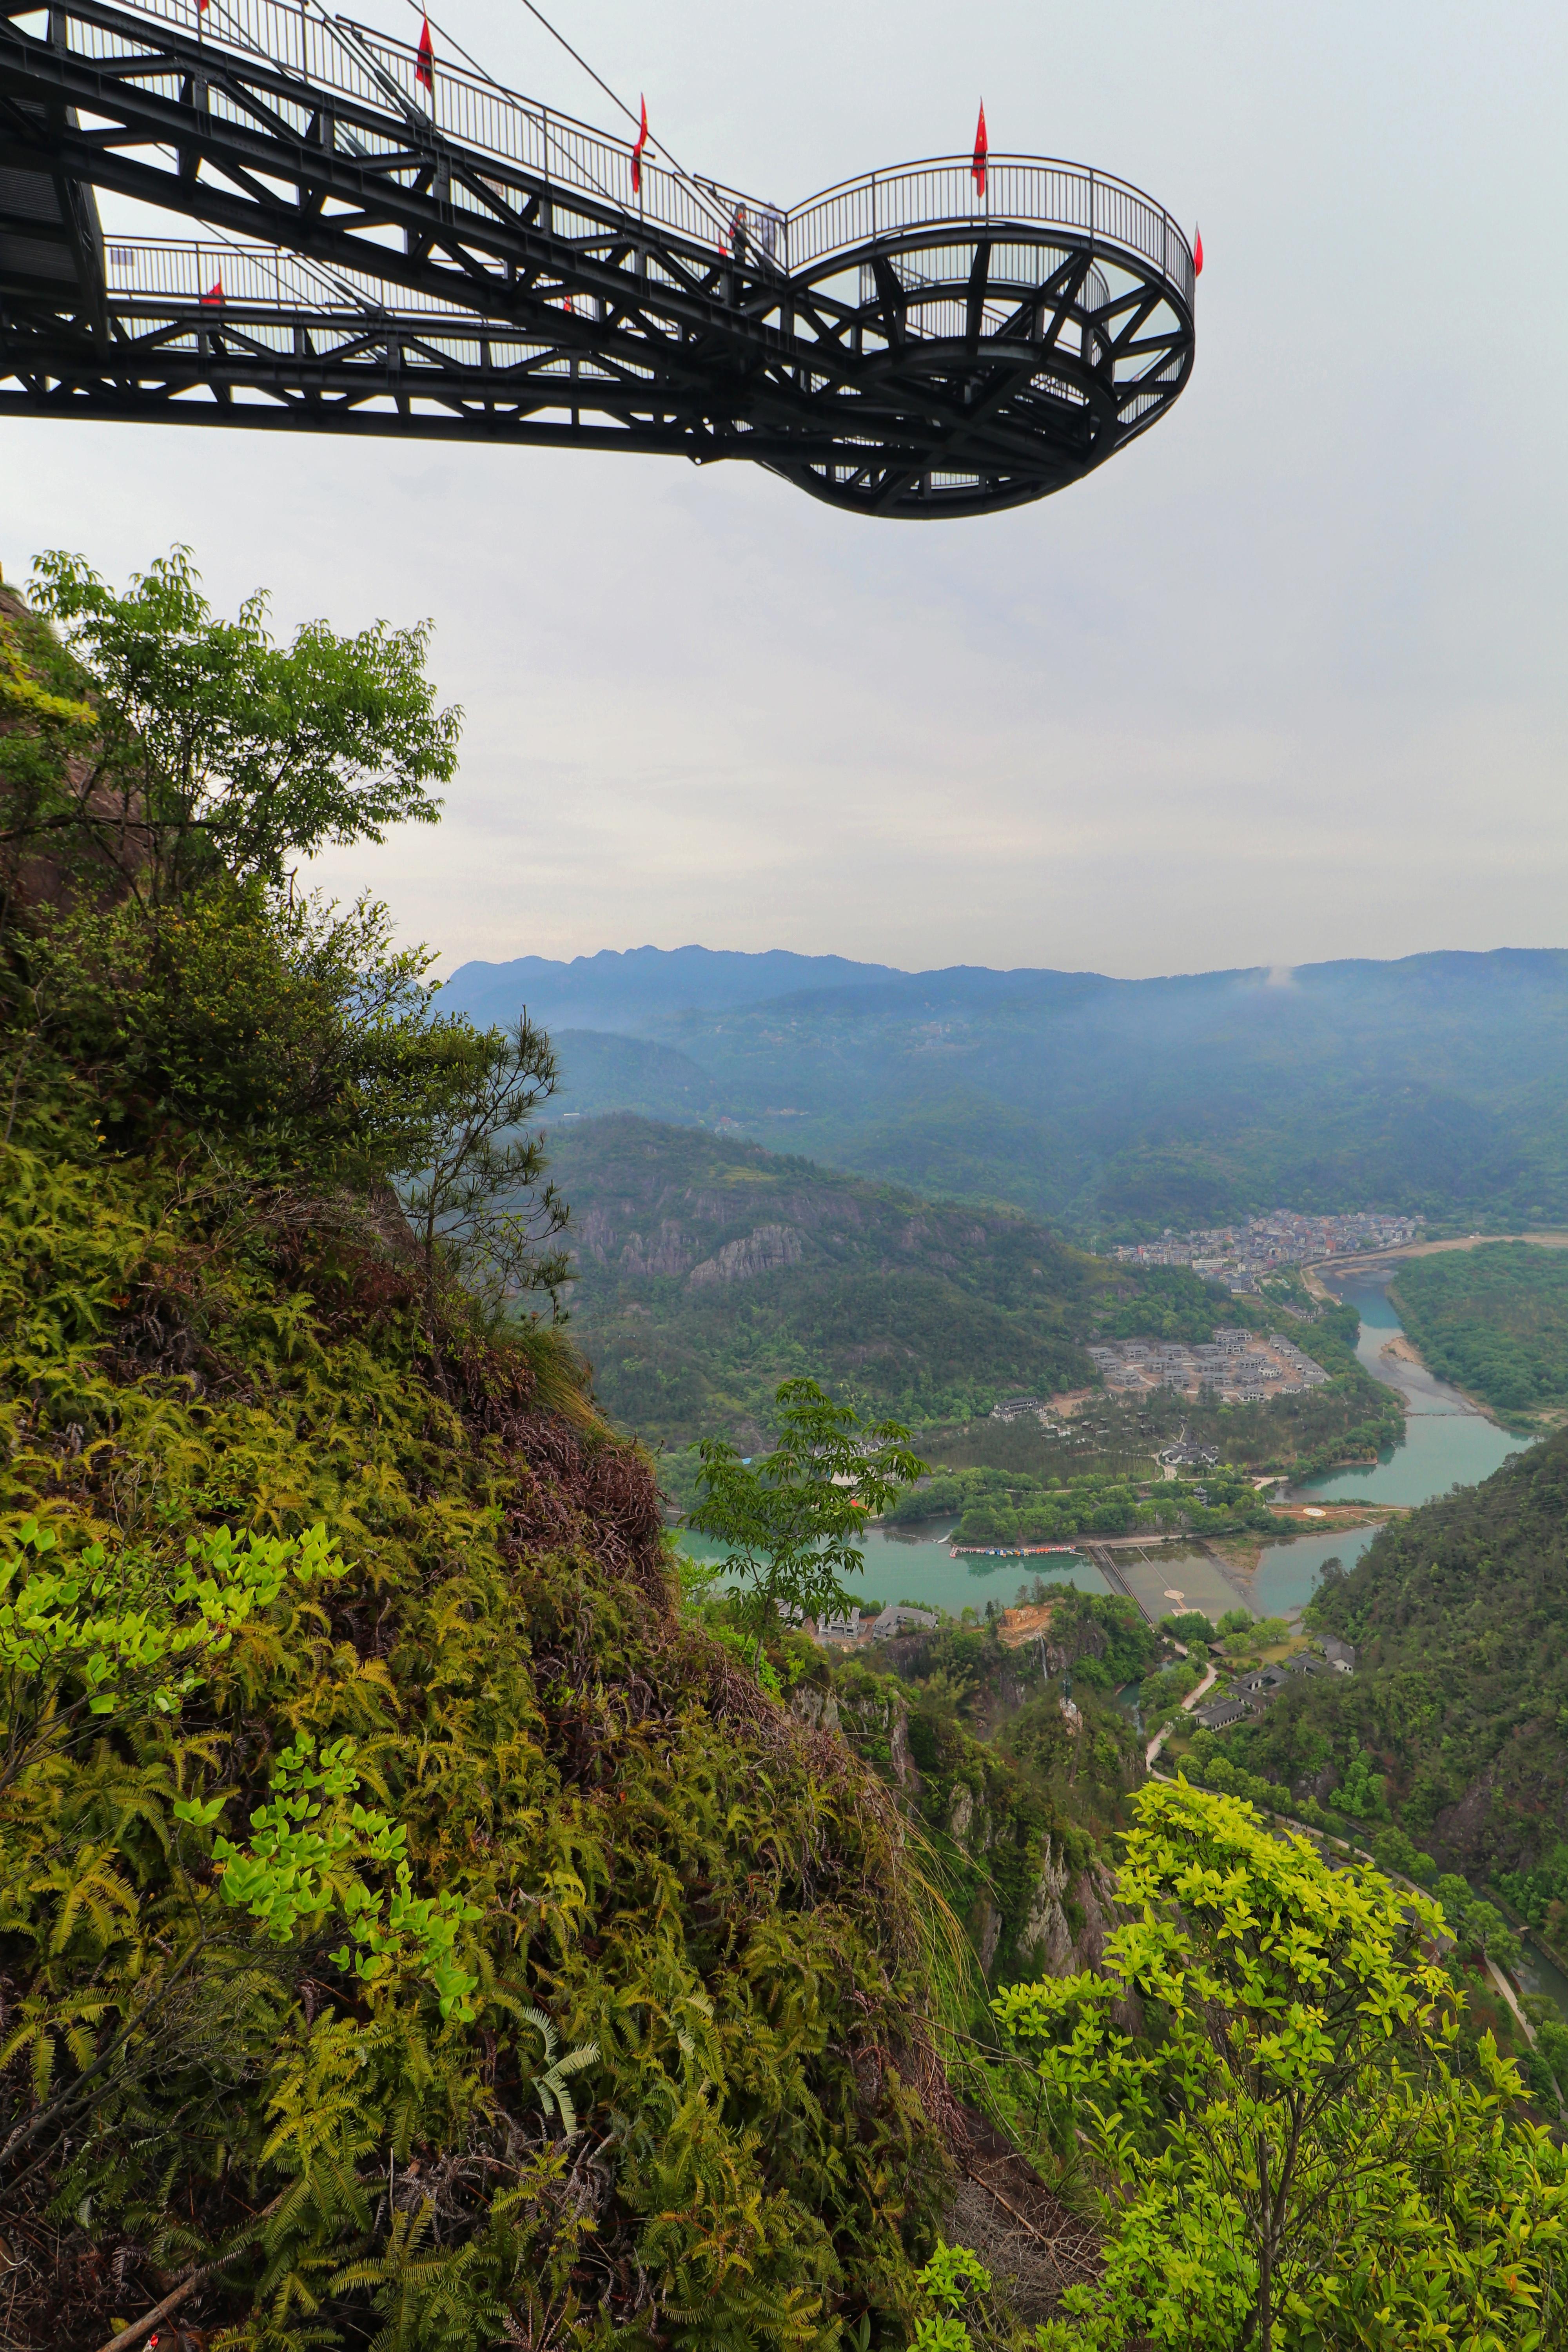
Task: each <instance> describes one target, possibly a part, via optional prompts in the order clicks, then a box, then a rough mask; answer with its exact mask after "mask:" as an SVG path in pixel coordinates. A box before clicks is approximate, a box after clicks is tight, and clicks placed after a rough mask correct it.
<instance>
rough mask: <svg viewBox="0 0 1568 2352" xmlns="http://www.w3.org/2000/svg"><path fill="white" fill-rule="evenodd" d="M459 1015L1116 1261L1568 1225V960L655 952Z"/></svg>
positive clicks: (512, 990)
mask: <svg viewBox="0 0 1568 2352" xmlns="http://www.w3.org/2000/svg"><path fill="white" fill-rule="evenodd" d="M803 981H804V982H805V984H804V985H803V984H802V983H803ZM445 994H446V996H447V999H449V1001H450V1002H451V1003H454V1004H456V1005H461V1006H467V1005H472V1007H473V1008H474V1010H475V1011H476V1013H479V1015H480V1016H481V1017H483V1018H485V1019H494V1018H497V1017H500V1015H501V1014H502V1013H505V1012H508V1011H512V1012H515V1011H516V1010H518V1009H520V1008H521V1004H522V1003H525V1002H526V1003H528V1004H529V1005H530V1007H531V1010H532V1011H533V1012H534V1013H535V1014H536V1016H538V1017H540V1018H542V1019H543V1020H545V1021H546V1022H547V1023H549V1022H551V1021H555V1022H556V1024H557V1025H558V1026H561V1027H564V1028H570V1029H572V1030H573V1031H574V1032H576V1033H578V1035H579V1037H580V1038H585V1036H586V1034H588V1033H590V1032H593V1031H616V1032H619V1033H620V1034H622V1036H623V1037H624V1038H626V1039H627V1040H628V1041H635V1040H638V1039H640V1040H642V1041H643V1042H644V1045H645V1047H651V1046H653V1045H661V1046H664V1047H667V1048H674V1049H676V1050H677V1051H679V1053H680V1054H681V1055H683V1056H685V1059H686V1063H687V1065H688V1066H689V1065H695V1066H697V1067H698V1068H699V1069H700V1070H701V1071H702V1073H703V1074H704V1077H703V1080H702V1081H701V1082H698V1081H696V1080H694V1079H692V1078H691V1077H690V1076H689V1075H684V1074H683V1076H681V1078H680V1079H679V1082H678V1083H677V1084H676V1086H675V1088H674V1090H667V1089H669V1087H670V1083H671V1081H672V1080H674V1076H675V1074H674V1072H673V1071H672V1070H671V1069H670V1068H669V1067H668V1066H666V1067H664V1068H662V1069H661V1068H659V1067H657V1066H655V1064H656V1059H657V1057H656V1056H655V1055H652V1054H651V1052H647V1053H645V1054H644V1055H638V1054H637V1052H635V1051H633V1050H630V1048H629V1046H628V1047H624V1048H623V1055H624V1059H623V1062H622V1064H621V1066H619V1067H618V1068H615V1069H612V1068H611V1067H610V1066H608V1064H607V1063H606V1061H605V1055H604V1054H603V1052H602V1051H601V1052H599V1053H596V1054H595V1053H592V1052H591V1051H590V1049H589V1048H588V1047H587V1045H585V1043H583V1044H578V1043H575V1042H574V1051H573V1052H569V1053H568V1055H567V1057H566V1059H567V1079H568V1086H569V1087H573V1086H576V1085H579V1084H580V1085H582V1087H583V1089H584V1092H583V1097H582V1100H581V1103H580V1105H579V1107H581V1108H602V1109H615V1108H638V1109H645V1110H654V1111H657V1112H658V1114H659V1115H661V1116H674V1117H687V1116H690V1115H691V1112H690V1105H691V1104H692V1103H693V1102H695V1101H696V1100H697V1098H698V1097H700V1096H701V1095H702V1094H703V1092H704V1088H705V1089H706V1095H707V1098H708V1101H709V1102H710V1105H711V1108H712V1110H713V1111H714V1112H726V1113H728V1114H729V1115H730V1116H731V1117H733V1118H737V1119H740V1120H742V1122H743V1123H745V1124H746V1125H747V1127H748V1129H749V1130H750V1131H751V1132H752V1133H753V1134H754V1135H755V1136H756V1137H757V1138H758V1139H761V1140H763V1141H766V1142H769V1143H773V1142H778V1141H787V1144H788V1146H789V1148H792V1149H798V1150H805V1151H808V1152H810V1153H811V1154H812V1155H813V1156H814V1157H816V1158H818V1159H822V1160H828V1161H830V1162H831V1163H832V1164H834V1165H836V1166H838V1167H848V1168H854V1169H857V1170H858V1171H862V1172H864V1173H866V1174H869V1175H874V1176H878V1177H882V1178H887V1179H889V1180H891V1181H897V1182H902V1183H908V1184H912V1185H914V1186H916V1187H917V1188H919V1189H921V1190H924V1191H928V1192H942V1193H946V1194H956V1195H961V1196H963V1197H966V1198H972V1199H979V1200H991V1201H995V1200H1009V1201H1012V1202H1016V1204H1017V1205H1018V1206H1019V1207H1021V1208H1023V1209H1026V1211H1028V1212H1029V1213H1031V1214H1033V1215H1036V1216H1046V1217H1050V1218H1053V1219H1060V1220H1062V1221H1064V1222H1065V1223H1067V1224H1068V1226H1069V1228H1070V1229H1071V1230H1072V1231H1074V1232H1075V1233H1077V1234H1082V1235H1084V1236H1086V1237H1087V1236H1094V1237H1098V1238H1099V1239H1100V1240H1102V1241H1103V1240H1105V1239H1108V1238H1113V1237H1117V1236H1120V1235H1124V1234H1133V1233H1144V1232H1148V1231H1150V1230H1154V1231H1158V1230H1159V1229H1160V1228H1161V1227H1162V1226H1163V1225H1165V1224H1173V1225H1176V1226H1178V1227H1180V1226H1184V1225H1188V1224H1193V1223H1210V1222H1215V1221H1222V1220H1225V1219H1228V1218H1230V1217H1232V1216H1235V1215H1238V1214H1243V1213H1250V1212H1253V1211H1257V1210H1263V1209H1267V1208H1269V1207H1271V1206H1273V1205H1275V1204H1276V1203H1283V1204H1285V1205H1289V1206H1293V1207H1297V1208H1300V1209H1323V1210H1338V1209H1351V1208H1358V1207H1366V1206H1377V1207H1384V1208H1386V1209H1390V1210H1401V1211H1406V1212H1409V1213H1415V1214H1419V1215H1422V1216H1425V1217H1427V1218H1428V1219H1432V1220H1436V1221H1439V1222H1441V1221H1450V1222H1452V1221H1458V1220H1463V1221H1464V1222H1465V1223H1467V1224H1472V1225H1473V1224H1479V1225H1481V1226H1483V1228H1485V1227H1489V1228H1490V1229H1492V1230H1498V1229H1503V1230H1507V1229H1508V1228H1509V1227H1510V1226H1511V1227H1513V1228H1515V1229H1517V1228H1518V1227H1520V1226H1524V1225H1539V1224H1543V1223H1552V1222H1556V1221H1559V1220H1562V1221H1565V1222H1568V1081H1565V1078H1564V1072H1565V1071H1568V953H1564V952H1563V951H1562V950H1545V949H1543V950H1529V951H1524V950H1499V951H1497V952H1496V953H1492V954H1487V955H1468V954H1433V955H1423V956H1412V957H1407V958H1405V959H1403V960H1401V961H1396V962H1391V963H1374V962H1371V961H1344V962H1340V963H1331V964H1317V965H1307V966H1302V967H1300V969H1299V970H1297V971H1293V972H1291V973H1289V974H1283V975H1281V974H1277V973H1272V972H1268V971H1218V972H1205V973H1198V974H1192V975H1185V976H1180V977H1174V978H1165V979H1157V980H1144V981H1117V980H1109V979H1106V978H1103V977H1101V976H1100V975H1098V974H1095V973H1064V972H1051V971H1014V972H1000V971H978V970H967V969H960V970H955V971H934V972H914V973H910V972H894V971H881V972H876V971H872V972H869V973H868V972H867V971H865V970H864V969H862V970H861V971H857V970H856V969H855V968H854V967H850V966H843V965H840V964H837V962H835V961H833V960H832V959H823V960H820V966H819V968H818V967H812V968H811V969H810V971H809V973H808V972H807V971H806V970H805V966H804V963H803V960H795V961H790V960H787V959H770V958H768V957H765V956H758V957H752V958H744V957H735V956H731V957H727V958H716V957H710V956H707V955H705V953H704V951H702V950H693V949H683V950H679V951H678V952H677V953H675V954H671V955H668V956H661V955H660V954H658V952H657V951H655V950H637V952H636V953H635V954H634V955H631V956H627V957H622V958H616V957H613V956H601V957H595V958H591V959H580V960H579V962H578V963H577V964H574V965H551V964H549V963H547V962H544V961H542V960H539V959H524V960H523V961H522V962H521V964H520V965H519V966H515V967H513V966H504V965H469V966H466V967H465V968H464V969H463V970H462V971H459V972H458V973H457V974H456V975H455V976H454V978H453V980H452V982H450V983H449V984H448V988H447V992H445ZM574 1053H575V1054H576V1055H578V1057H579V1059H580V1060H581V1064H582V1074H581V1077H580V1078H579V1077H574V1070H573V1059H574ZM575 1100H576V1097H574V1101H575ZM786 1110H787V1111H789V1112H791V1113H794V1114H797V1116H795V1117H793V1118H790V1120H789V1121H788V1122H787V1137H786V1135H785V1134H784V1129H783V1127H782V1126H781V1125H780V1124H779V1123H778V1119H779V1114H780V1113H781V1112H782V1111H786ZM704 1115H706V1114H704Z"/></svg>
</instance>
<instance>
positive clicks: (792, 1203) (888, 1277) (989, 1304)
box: [551, 1117, 1214, 1442]
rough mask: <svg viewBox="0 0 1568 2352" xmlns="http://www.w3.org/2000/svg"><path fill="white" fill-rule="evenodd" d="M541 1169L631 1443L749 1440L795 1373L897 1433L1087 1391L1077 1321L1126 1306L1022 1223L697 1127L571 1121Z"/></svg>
mask: <svg viewBox="0 0 1568 2352" xmlns="http://www.w3.org/2000/svg"><path fill="white" fill-rule="evenodd" d="M551 1157H552V1171H553V1173H554V1175H555V1178H556V1180H557V1181H558V1182H559V1184H560V1186H561V1189H562V1191H563V1193H564V1194H565V1196H566V1198H567V1200H568V1201H569V1202H571V1204H572V1225H571V1229H570V1231H571V1237H572V1239H573V1241H574V1246H575V1253H576V1265H577V1269H578V1279H577V1281H576V1283H575V1284H574V1287H573V1293H572V1314H573V1328H574V1336H575V1337H576V1338H577V1339H578V1340H579V1342H580V1344H581V1345H582V1346H583V1347H584V1349H586V1350H587V1353H588V1355H589V1356H590V1358H591V1359H592V1360H593V1363H594V1366H595V1390H596V1392H597V1394H598V1397H599V1399H600V1402H601V1403H602V1404H603V1405H604V1406H605V1410H606V1411H607V1412H609V1413H610V1415H611V1417H612V1419H614V1420H615V1421H616V1422H617V1423H620V1425H621V1426H622V1427H624V1428H627V1429H636V1430H638V1431H640V1432H642V1433H644V1434H645V1435H647V1436H655V1437H663V1438H668V1439H670V1440H674V1441H677V1442H684V1441H686V1440H688V1439H690V1438H694V1437H698V1436H706V1435H709V1434H711V1433H715V1432H717V1431H719V1430H728V1431H731V1432H732V1433H735V1434H737V1435H754V1434H755V1433H757V1432H758V1431H759V1430H760V1429H761V1427H762V1426H763V1422H764V1418H765V1414H766V1410H767V1405H768V1402H769V1400H770V1398H771V1396H772V1393H773V1389H774V1388H775V1387H776V1386H777V1384H778V1382H779V1381H781V1380H784V1379H786V1378H788V1377H790V1376H791V1375H793V1374H795V1373H811V1374H813V1375H814V1376H819V1377H826V1378H828V1379H829V1380H831V1381H832V1382H833V1383H834V1384H835V1386H836V1387H837V1388H841V1389H843V1390H846V1391H849V1392H851V1393H854V1392H858V1393H859V1394H860V1395H861V1396H862V1397H863V1398H864V1399H865V1401H866V1402H867V1403H868V1405H870V1406H871V1407H872V1408H874V1409H875V1410H876V1411H877V1412H892V1413H896V1414H898V1415H899V1416H900V1417H901V1418H904V1419H907V1420H909V1421H911V1422H914V1423H925V1422H932V1421H942V1420H950V1419H956V1418H963V1417H966V1416H968V1415H969V1414H971V1413H973V1412H989V1410H990V1408H991V1405H992V1404H993V1402H994V1401H995V1399H996V1398H997V1397H998V1396H1004V1395H1006V1394H1009V1393H1013V1392H1017V1391H1026V1392H1029V1393H1037V1394H1040V1395H1044V1394H1046V1393H1047V1391H1050V1390H1052V1389H1055V1388H1060V1387H1063V1386H1069V1385H1074V1384H1077V1383H1079V1382H1084V1381H1089V1379H1091V1378H1092V1376H1093V1375H1092V1368H1091V1366H1090V1364H1089V1360H1088V1358H1087V1357H1086V1356H1085V1355H1084V1354H1083V1352H1082V1349H1081V1345H1080V1342H1081V1340H1082V1339H1083V1338H1084V1336H1085V1334H1086V1332H1087V1330H1088V1328H1089V1324H1090V1322H1091V1321H1092V1320H1094V1318H1095V1317H1096V1314H1097V1311H1109V1310H1111V1309H1113V1308H1115V1307H1117V1305H1118V1304H1119V1302H1120V1301H1121V1299H1122V1298H1123V1297H1127V1298H1131V1297H1133V1296H1134V1295H1135V1283H1134V1279H1133V1277H1131V1276H1129V1275H1127V1274H1126V1273H1123V1272H1122V1271H1121V1270H1120V1269H1118V1268H1115V1267H1112V1266H1110V1265H1107V1264H1106V1263H1105V1262H1104V1261H1103V1260H1099V1259H1095V1258H1091V1257H1089V1256H1086V1255H1084V1254H1083V1253H1082V1252H1080V1251H1078V1250H1075V1249H1071V1248H1068V1247H1067V1246H1066V1245H1065V1244H1062V1243H1061V1242H1060V1241H1058V1240H1057V1239H1056V1238H1055V1237H1054V1236H1053V1235H1052V1234H1048V1233H1047V1232H1046V1231H1045V1230H1044V1229H1043V1228H1042V1227H1041V1226H1039V1225H1037V1224H1036V1223H1034V1222H1033V1221H1032V1220H1031V1219H1029V1218H1026V1217H1024V1216H1020V1215H1017V1214H1016V1213H1012V1212H1010V1211H1007V1210H998V1209H977V1208H967V1207H962V1206H960V1207H954V1206H952V1204H951V1203H949V1204H945V1205H942V1204H937V1203H933V1202H929V1201H923V1200H921V1199H920V1198H918V1197H917V1196H916V1195H914V1194H912V1193H910V1192H904V1191H902V1190H901V1189H899V1188H897V1187H894V1186H892V1185H887V1184H873V1183H868V1181H865V1180H864V1179H863V1178H859V1177H854V1176H846V1175H842V1174H840V1173H838V1172H837V1171H834V1170H831V1169H826V1168H818V1167H815V1166H813V1164H812V1163H811V1162H810V1161H809V1160H802V1159H798V1158H786V1157H784V1156H781V1155H777V1154H774V1153H770V1152H766V1151H763V1150H762V1149H761V1148H760V1147H759V1146H757V1145H755V1144H752V1143H748V1142H745V1141H744V1140H739V1139H737V1140H731V1139H724V1138H721V1137H716V1136H713V1135H710V1134H707V1133H705V1132H704V1131H703V1130H701V1129H698V1128H690V1127H685V1128H683V1127H670V1126H661V1125H659V1124H658V1123H657V1122H655V1121H653V1120H651V1119H644V1118H629V1117H618V1118H595V1119H584V1120H583V1121H582V1122H581V1124H569V1125H565V1126H560V1127H556V1128H555V1129H552V1133H551ZM1192 1287H1193V1290H1194V1294H1198V1293H1199V1286H1198V1285H1197V1284H1196V1283H1194V1284H1193V1285H1192ZM1213 1312H1214V1307H1213V1305H1212V1304H1211V1307H1210V1313H1211V1315H1212V1313H1213Z"/></svg>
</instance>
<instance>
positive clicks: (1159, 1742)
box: [1143, 1658, 1219, 1765]
mask: <svg viewBox="0 0 1568 2352" xmlns="http://www.w3.org/2000/svg"><path fill="white" fill-rule="evenodd" d="M1218 1678H1219V1668H1218V1667H1217V1666H1216V1665H1215V1662H1214V1660H1213V1659H1212V1658H1211V1659H1210V1660H1209V1664H1208V1672H1207V1673H1206V1674H1205V1676H1204V1678H1203V1680H1202V1682H1201V1683H1200V1684H1199V1685H1198V1686H1197V1688H1196V1690H1190V1691H1189V1692H1188V1693H1187V1695H1186V1696H1185V1698H1184V1700H1183V1701H1182V1713H1183V1714H1184V1715H1190V1714H1191V1713H1192V1711H1193V1709H1194V1706H1196V1705H1197V1704H1198V1701H1199V1700H1200V1699H1201V1698H1202V1697H1203V1696H1204V1693H1205V1691H1211V1690H1213V1688H1214V1686H1215V1682H1216V1681H1217V1680H1218ZM1169 1729H1170V1726H1169V1724H1167V1725H1166V1727H1165V1730H1164V1731H1157V1732H1156V1733H1155V1734H1154V1737H1153V1738H1152V1740H1151V1741H1150V1742H1149V1745H1148V1747H1147V1748H1145V1749H1144V1750H1143V1761H1144V1763H1145V1764H1146V1765H1152V1763H1153V1761H1154V1759H1155V1757H1156V1756H1158V1754H1159V1753H1160V1750H1161V1748H1163V1746H1164V1745H1165V1734H1166V1732H1168V1731H1169Z"/></svg>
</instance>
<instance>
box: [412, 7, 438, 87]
mask: <svg viewBox="0 0 1568 2352" xmlns="http://www.w3.org/2000/svg"><path fill="white" fill-rule="evenodd" d="M414 79H415V80H416V81H421V82H423V83H424V85H425V87H426V89H427V90H429V92H430V93H431V95H432V97H434V95H435V90H436V52H435V49H434V48H433V47H431V42H430V19H429V17H428V16H425V17H422V18H421V20H420V25H419V53H418V55H417V56H416V58H415V60H414Z"/></svg>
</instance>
